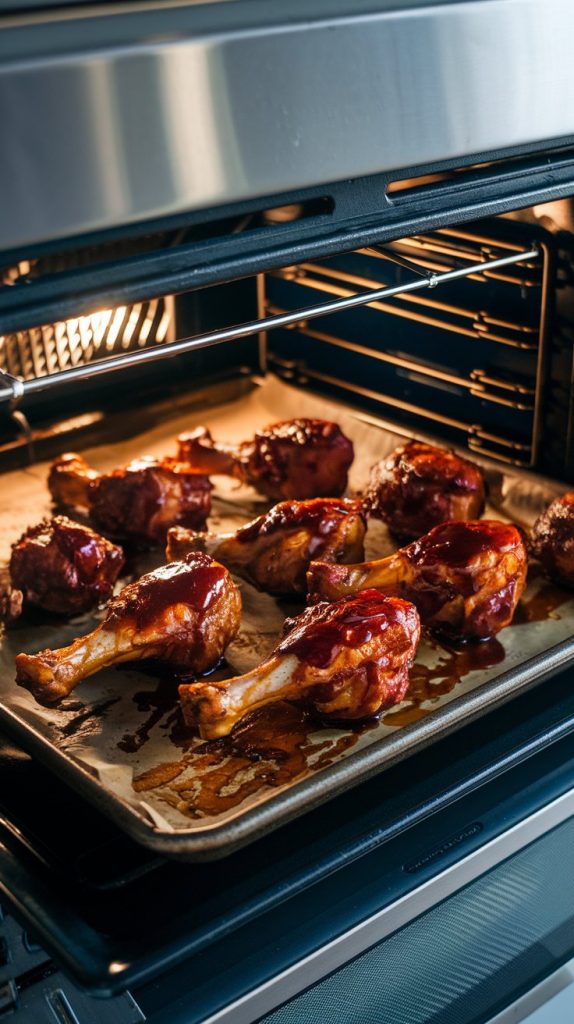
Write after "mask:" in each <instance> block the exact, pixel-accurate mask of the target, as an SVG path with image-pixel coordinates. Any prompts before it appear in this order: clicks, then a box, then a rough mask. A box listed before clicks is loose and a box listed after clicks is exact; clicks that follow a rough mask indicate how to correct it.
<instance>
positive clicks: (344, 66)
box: [0, 0, 574, 1024]
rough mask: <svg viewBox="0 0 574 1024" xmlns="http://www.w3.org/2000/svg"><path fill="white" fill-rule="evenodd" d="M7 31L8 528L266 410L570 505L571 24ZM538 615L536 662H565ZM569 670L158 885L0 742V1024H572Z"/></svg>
mask: <svg viewBox="0 0 574 1024" xmlns="http://www.w3.org/2000/svg"><path fill="white" fill-rule="evenodd" d="M0 25H2V32H1V33H0V109H1V111H2V118H1V122H0V123H2V125H3V128H4V132H3V143H4V144H3V147H2V156H1V157H0V195H1V196H2V217H1V219H0V367H1V372H0V463H1V464H0V468H1V472H2V478H1V482H2V484H3V486H2V492H3V502H2V503H3V504H4V505H5V506H6V507H9V508H10V514H11V515H12V521H13V522H14V523H15V524H17V525H20V527H21V529H24V528H25V526H27V525H28V524H29V522H31V521H32V520H33V518H34V510H33V509H32V508H31V507H30V506H29V505H26V503H25V502H24V504H23V505H22V503H21V501H20V497H19V494H20V492H19V491H15V490H14V487H15V484H14V481H16V482H18V481H22V482H24V483H25V482H26V481H29V480H31V481H35V480H42V481H43V480H44V469H43V464H44V463H45V462H47V461H49V460H50V459H52V458H53V457H55V456H56V455H58V454H59V453H61V452H62V451H66V450H70V449H74V450H79V451H85V450H86V449H90V448H92V447H94V446H98V450H100V451H103V450H108V451H109V452H110V453H111V455H110V458H113V453H114V451H116V450H119V448H120V446H121V445H128V444H129V445H136V447H137V445H138V443H140V442H139V441H138V438H139V437H140V435H145V436H146V437H147V434H146V431H147V432H149V431H152V432H153V431H154V430H157V431H159V432H160V433H161V431H162V430H163V431H164V432H165V431H167V433H168V434H169V431H170V429H171V427H170V424H171V423H172V422H175V420H176V419H178V418H181V417H188V418H189V419H190V420H191V421H192V422H193V423H199V422H201V421H202V419H203V418H204V417H205V416H208V415H209V414H210V410H212V409H213V408H215V407H217V408H219V407H220V406H221V407H229V406H232V407H233V408H237V409H242V408H243V407H245V408H248V403H249V402H251V401H257V400H258V399H257V397H255V398H254V396H257V395H266V394H270V395H271V399H269V401H270V402H271V403H272V402H273V401H275V400H276V399H275V397H274V396H277V395H278V396H280V397H281V396H283V394H288V395H289V401H290V402H291V406H290V407H291V408H293V410H295V411H296V412H297V414H298V415H305V410H306V408H308V407H311V405H312V403H319V405H318V406H317V407H320V403H330V405H329V406H328V407H329V408H335V407H336V408H337V409H338V410H339V414H340V415H341V416H352V417H355V420H356V422H357V423H360V424H362V425H367V426H368V428H369V429H374V430H381V429H382V430H391V431H395V432H397V433H398V434H399V435H408V436H414V437H430V438H432V439H434V440H435V441H438V443H439V444H440V443H442V444H444V445H447V446H453V447H455V448H456V449H457V450H459V451H461V452H466V453H469V454H470V457H471V458H474V459H476V460H477V461H478V462H480V463H481V464H482V465H484V466H485V467H488V469H489V472H490V473H491V474H492V479H493V480H494V481H496V480H499V481H500V480H502V481H503V483H504V481H506V480H507V479H510V477H509V476H508V474H515V477H516V479H519V480H520V481H521V482H522V483H521V492H520V493H521V495H522V497H521V499H520V500H521V501H522V503H523V504H524V503H525V504H526V505H528V501H529V500H530V499H529V495H531V494H535V493H538V492H540V491H541V489H544V488H549V489H550V490H549V491H548V493H562V492H564V491H567V490H568V487H569V485H570V484H571V483H572V481H573V480H574V386H573V380H574V349H573V339H574V213H573V205H572V204H573V202H574V121H573V119H572V114H571V111H572V109H573V108H574V104H573V101H574V85H573V83H572V76H571V74H570V71H569V69H570V55H569V46H570V39H571V35H572V29H573V28H574V15H573V14H572V11H571V9H570V4H569V3H568V0H546V2H542V0H465V2H463V0H443V2H442V3H436V2H434V0H393V2H391V0H378V2H372V0H360V3H358V4H354V5H349V4H347V3H345V2H344V0H327V2H322V3H315V4H309V3H299V2H297V0H295V2H293V3H291V4H290V5H289V10H285V9H281V5H274V4H272V3H267V2H265V0H264V2H261V0H259V2H255V0H227V2H224V0H221V2H212V3H193V2H190V3H185V2H183V0H182V2H178V0H174V2H170V3H167V4H163V5H158V4H155V3H153V2H151V0H150V2H148V0H141V2H139V0H138V2H136V3H133V4H121V3H119V4H115V5H110V4H108V3H100V4H98V3H81V2H73V0H71V2H66V0H62V2H61V3H60V4H58V5H57V6H55V5H52V4H50V3H44V2H42V0H36V3H30V4H26V5H17V4H15V3H10V0H6V2H1V3H0ZM269 388H271V390H270V391H269ZM273 389H275V390H273ZM281 400H283V399H282V398H281ZM272 407H273V406H270V408H272ZM313 407H314V406H313ZM230 429H231V434H230V439H231V437H232V434H233V428H230ZM158 436H160V435H159V434H158ZM161 436H162V437H163V435H161ZM166 436H167V434H166ZM235 439H237V438H235ZM141 454H145V451H143V450H142V451H141ZM512 479H514V477H512ZM18 486H19V485H18ZM544 493H547V492H546V491H545V490H544ZM516 507H517V508H518V511H519V512H520V505H518V506H516ZM517 518H518V520H520V515H518V517H517ZM520 525H524V524H523V523H522V522H520ZM14 539H15V537H14V536H10V537H7V538H3V548H2V557H3V559H4V558H5V555H6V553H7V551H8V548H9V543H10V542H11V541H13V540H14ZM544 614H545V615H546V616H547V621H546V622H545V621H544V620H543V616H542V618H541V617H540V615H538V617H537V618H533V619H532V620H531V621H532V626H531V630H530V632H531V634H532V635H534V633H535V632H536V634H537V635H539V634H540V631H541V630H542V634H541V635H544V630H545V629H547V630H550V629H554V628H558V627H556V622H558V623H560V611H559V608H558V607H556V606H550V605H549V606H548V607H547V608H546V611H545V613H544ZM534 622H535V626H534ZM526 628H528V626H527V627H526ZM560 628H562V627H560ZM523 635H526V634H523ZM552 635H554V634H552ZM558 641H559V642H558ZM570 641H571V637H570V634H569V632H568V630H567V628H566V632H565V633H564V634H560V635H559V636H558V634H557V640H556V643H554V642H553V643H552V644H549V645H548V650H542V651H541V652H539V653H536V654H535V655H533V656H532V657H531V658H530V660H529V661H528V671H527V672H526V671H525V670H524V671H522V670H518V669H517V671H516V672H515V673H514V675H513V676H512V679H511V681H510V682H506V683H505V682H504V680H503V682H500V683H497V681H496V679H494V681H493V682H492V683H489V686H490V689H484V690H483V691H481V690H480V687H479V688H478V689H477V690H476V691H473V693H470V694H467V693H460V694H458V691H457V690H456V686H455V688H454V692H453V693H452V694H451V695H450V696H452V697H453V698H454V699H452V701H451V702H450V703H449V704H448V706H446V708H444V709H443V708H442V707H441V709H440V713H441V715H442V716H443V717H442V718H440V719H439V718H438V717H437V718H436V719H433V715H432V714H431V715H429V716H428V717H427V718H426V720H425V721H422V722H419V721H416V720H415V719H413V720H412V721H408V720H406V719H405V722H404V726H405V727H404V729H403V728H401V729H398V730H395V734H394V736H393V738H392V740H391V739H389V740H388V743H389V744H394V745H393V746H392V747H391V746H389V747H388V750H389V751H391V749H392V756H389V757H388V758H387V759H386V760H384V759H383V760H382V761H379V760H377V757H376V756H375V755H373V754H372V750H374V749H375V748H376V749H377V750H380V749H383V748H384V744H385V742H386V741H385V739H384V738H383V739H381V740H380V741H379V743H378V744H374V745H373V746H372V747H371V748H369V750H370V751H371V753H369V750H368V751H367V753H366V754H364V757H363V761H362V762H361V765H362V767H361V770H360V771H359V772H357V774H356V775H355V776H352V774H351V773H349V772H345V771H344V770H343V769H341V770H339V768H338V766H337V765H336V764H333V765H331V766H330V767H329V766H328V767H327V768H326V769H325V772H324V773H323V776H322V778H323V782H322V783H321V784H320V785H318V786H316V787H315V790H314V791H313V795H312V798H311V797H309V798H307V797H301V799H300V800H298V799H297V798H296V797H294V798H293V799H291V801H290V802H286V804H285V806H284V808H283V810H282V812H281V815H279V816H278V817H276V818H275V819H273V820H271V818H269V820H268V819H267V818H265V817H264V816H262V817H261V819H260V820H258V823H257V822H256V824H254V825H253V827H252V826H251V825H249V827H247V826H246V827H245V829H244V830H243V831H242V832H241V833H239V832H238V831H236V832H234V831H233V828H231V827H230V828H229V829H228V831H227V832H225V834H224V835H223V838H222V839H221V842H219V841H218V842H217V843H215V842H213V843H211V844H210V842H208V841H206V842H204V843H203V845H202V846H201V845H200V844H196V845H194V846H189V847H186V848H185V849H183V848H182V849H180V850H175V853H176V856H175V858H174V857H172V856H171V853H173V852H174V850H172V849H171V848H168V847H169V844H168V843H167V842H166V843H160V842H156V843H155V844H154V842H149V841H148V842H142V841H141V839H142V834H140V833H138V831H137V829H136V828H135V826H134V825H133V821H131V819H129V817H126V816H125V815H124V816H123V817H122V816H121V815H119V816H118V815H117V814H116V815H113V814H112V815H111V816H110V808H109V806H107V805H105V803H103V802H102V801H101V800H99V798H97V797H96V796H94V793H95V790H94V787H93V778H92V777H91V776H90V771H89V770H87V769H86V766H85V765H84V766H83V769H82V772H81V773H80V774H78V773H77V772H76V774H74V771H73V770H70V769H69V765H68V766H67V767H66V765H64V764H63V762H62V760H61V759H60V760H58V759H57V758H55V757H54V756H52V755H51V754H50V752H49V751H48V750H47V744H46V743H43V742H39V741H38V739H37V738H36V740H34V738H33V736H32V735H31V731H30V730H26V729H24V728H23V727H22V723H21V722H19V721H17V720H16V718H15V717H14V716H13V715H10V714H2V723H1V726H0V728H1V732H0V763H1V765H2V776H3V786H2V792H1V794H0V810H1V817H0V890H1V894H2V897H1V899H2V911H1V915H2V916H1V919H0V1013H5V1014H6V1016H7V1019H13V1020H15V1021H22V1022H26V1024H28V1022H34V1024H43V1022H44V1021H45V1022H52V1024H54V1022H56V1024H73V1022H80V1024H84V1022H85V1024H87V1022H94V1024H99V1022H104V1021H105V1022H108V1021H110V1022H112V1021H117V1022H118V1024H132V1022H133V1024H135V1022H137V1021H144V1020H148V1021H150V1022H153V1024H179V1022H181V1024H208V1022H209V1024H216V1022H217V1024H253V1022H256V1021H261V1022H265V1024H289V1022H295V1021H296V1022H297V1024H314V1022H319V1021H320V1022H333V1024H335V1022H336V1024H346V1022H349V1024H350V1022H353V1024H354V1022H359V1021H368V1022H369V1024H375V1022H381V1024H399V1022H402V1021H404V1022H405V1024H419V1022H420V1024H427V1022H428V1024H431V1022H432V1024H450V1022H454V1021H456V1022H457V1024H482V1022H485V1024H486V1022H494V1021H497V1022H498V1021H500V1022H501V1024H502V1022H503V1021H504V1022H506V1021H511V1020H512V1021H518V1020H530V1019H531V1020H532V1024H547V1022H549V1021H550V1020H555V1021H562V1020H564V1021H566V1020H570V1019H571V1017H572V1013H573V1007H574V994H573V993H574V985H573V984H572V982H573V981H574V966H573V965H574V902H573V899H572V892H573V891H574V885H573V882H574V877H573V876H574V858H573V856H572V843H573V831H574V757H573V753H572V732H573V731H574V695H573V692H572V680H573V678H574V677H573V673H574V667H573V664H572V661H573V658H574V654H573V652H572V649H571V642H570ZM513 656H514V655H513ZM501 678H502V677H501ZM504 678H506V677H504ZM148 710H149V708H148ZM151 711H152V714H153V713H155V712H154V708H153V707H152V708H151ZM158 714H160V716H161V708H158ZM90 721H91V720H90ZM435 721H436V722H439V721H440V722H441V723H442V725H441V727H440V728H437V729H434V728H433V727H432V726H427V723H429V722H435ZM98 728H100V726H98ZM101 728H102V729H104V730H105V728H106V720H105V713H104V712H102V725H101ZM417 730H418V732H417ZM425 730H426V731H425ZM409 736H410V737H415V738H416V742H415V740H413V741H412V742H410V743H409V739H408V737H409ZM404 737H406V739H404ZM417 737H418V738H417ZM72 755H73V751H72ZM357 756H358V755H357ZM369 758H370V759H369ZM340 763H342V762H340ZM349 763H351V762H350V761H349ZM355 763H358V762H355ZM92 774H93V773H92ZM302 792H303V790H302ZM255 820H256V819H255V817H254V818H253V821H254V822H255ZM144 838H145V836H144ZM552 1014H554V1016H552Z"/></svg>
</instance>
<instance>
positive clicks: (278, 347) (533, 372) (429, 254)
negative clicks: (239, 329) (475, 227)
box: [260, 228, 549, 466]
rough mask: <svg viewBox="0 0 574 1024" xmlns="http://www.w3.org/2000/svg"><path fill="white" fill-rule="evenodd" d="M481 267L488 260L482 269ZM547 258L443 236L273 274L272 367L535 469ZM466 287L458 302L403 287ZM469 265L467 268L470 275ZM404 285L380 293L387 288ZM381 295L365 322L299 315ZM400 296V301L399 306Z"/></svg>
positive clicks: (454, 293)
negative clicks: (319, 301) (364, 294)
mask: <svg viewBox="0 0 574 1024" xmlns="http://www.w3.org/2000/svg"><path fill="white" fill-rule="evenodd" d="M480 261H482V262H480ZM548 264H549V259H548V253H547V251H546V248H545V245H544V243H540V244H537V246H536V247H535V248H534V247H533V249H532V250H530V251H528V252H525V251H524V250H523V249H522V248H521V246H519V245H516V244H515V243H514V242H512V241H509V240H506V241H503V240H501V238H500V237H499V238H496V237H491V236H488V235H486V234H482V233H480V232H478V231H477V232H472V231H466V230H463V229H456V228H453V229H444V230H441V231H436V232H433V233H432V234H429V235H426V236H417V237H414V238H408V239H404V240H402V241H401V242H398V243H393V245H392V248H385V249H381V248H369V249H362V250H357V251H356V252H354V253H346V254H344V253H343V254H341V255H340V256H337V257H334V258H332V259H330V260H327V261H324V262H321V263H311V262H305V263H301V264H298V265H297V266H293V267H288V268H284V269H281V270H276V271H272V272H271V273H270V274H268V275H266V279H265V289H264V294H263V296H262V299H261V305H260V312H261V314H262V315H268V316H269V315H270V316H271V317H277V318H279V319H278V320H277V321H276V322H277V323H278V324H279V326H280V329H275V330H274V331H273V332H272V333H271V334H270V335H269V339H268V362H269V365H270V366H271V367H272V368H273V369H274V370H275V372H277V373H279V374H280V375H281V376H283V377H284V378H286V379H289V380H292V381H293V382H297V383H300V384H302V385H308V384H313V385H315V386H317V387H319V388H320V389H323V390H326V391H329V392H333V391H334V392H335V393H336V394H337V395H338V396H339V397H342V398H343V399H346V400H347V401H355V402H356V403H359V404H363V405H364V404H367V406H368V407H371V408H373V410H374V411H375V412H377V413H378V414H381V415H383V416H386V417H388V416H391V417H392V418H393V419H397V418H398V419H402V420H403V421H404V422H408V423H411V424H412V425H414V426H415V427H417V426H418V427H419V429H420V430H421V431H435V430H436V429H437V427H438V428H440V430H441V432H442V433H443V434H446V435H447V436H449V437H451V438H452V440H453V441H455V442H456V443H462V444H465V445H466V446H467V447H468V448H469V449H471V450H472V451H475V452H477V453H480V454H484V455H489V456H495V457H496V458H497V459H499V460H502V461H505V462H509V463H514V464H517V465H521V466H524V465H533V464H534V463H535V461H536V459H537V454H538V449H539V444H540V436H541V396H542V393H543V388H542V383H543V375H544V367H545V349H546V337H547V329H546V320H547V307H548V302H547V300H546V292H547V275H548ZM413 268H416V271H415V272H416V273H418V275H420V277H421V278H422V279H423V280H425V281H431V282H432V280H433V278H434V279H438V280H439V282H440V281H443V280H444V281H452V282H458V284H456V285H454V286H453V287H452V288H451V289H449V291H448V294H445V296H444V297H443V296H442V294H441V295H440V296H437V295H436V293H435V292H434V290H433V291H431V292H429V291H428V290H427V291H426V292H423V293H421V291H420V290H419V289H413V288H410V287H408V286H407V287H403V286H402V285H403V284H404V283H406V284H407V285H408V284H409V283H410V278H411V276H412V273H413ZM463 268H465V272H461V270H462V269H463ZM393 279H395V280H396V279H400V280H398V283H397V284H396V285H393V287H392V288H387V290H386V291H385V292H379V295H378V297H377V298H375V297H374V296H375V294H376V291H377V286H378V287H379V288H380V286H381V284H382V283H383V282H384V281H385V280H386V281H387V282H389V280H393ZM359 289H367V290H368V294H370V295H371V296H373V298H372V299H370V300H369V301H368V302H367V303H366V304H365V310H364V312H363V313H361V315H360V316H354V317H353V318H350V317H346V316H345V314H344V313H343V314H342V315H341V314H339V315H338V316H337V317H330V316H327V317H326V319H325V321H324V323H322V324H321V325H319V326H317V325H315V324H314V323H313V321H312V320H311V319H310V318H309V316H308V315H307V316H301V318H300V319H298V320H296V322H293V321H292V320H291V321H290V322H287V323H285V322H284V324H283V326H282V327H281V321H280V318H281V317H284V316H285V314H286V313H287V314H288V313H290V310H291V307H292V306H293V307H299V306H301V305H302V303H303V302H305V301H306V302H311V301H312V300H313V298H314V297H315V296H319V295H320V296H322V297H323V296H325V295H328V296H329V297H330V298H331V299H332V300H333V301H334V302H339V303H340V305H339V307H338V308H339V310H341V309H343V310H344V308H345V305H344V303H346V302H347V300H348V299H350V298H351V297H354V296H355V295H356V294H357V291H358V290H359ZM391 297H392V301H389V298H391Z"/></svg>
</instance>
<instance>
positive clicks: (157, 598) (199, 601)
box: [102, 551, 228, 629]
mask: <svg viewBox="0 0 574 1024" xmlns="http://www.w3.org/2000/svg"><path fill="white" fill-rule="evenodd" d="M227 575H228V573H227V570H226V569H224V568H223V566H222V565H219V564H218V563H217V562H214V561H213V559H212V558H210V557H209V555H205V554H203V552H200V551H194V552H191V553H190V554H189V555H187V557H186V559H185V561H183V562H170V564H169V565H162V566H160V567H159V569H156V570H155V571H154V572H150V573H148V574H147V575H146V576H142V577H141V579H139V580H137V581H136V582H135V583H131V584H130V585H129V586H127V587H125V589H124V590H122V592H121V593H120V594H119V595H118V597H117V598H116V599H115V600H114V602H113V604H112V605H111V606H110V610H109V612H108V615H107V616H106V618H105V620H104V622H103V623H102V627H103V628H104V629H113V628H114V627H115V626H116V624H117V623H118V622H121V620H122V619H125V618H129V619H133V620H134V621H135V622H136V625H137V628H138V629H145V628H146V627H149V626H151V625H152V623H153V621H154V619H155V618H157V617H158V616H160V615H162V614H163V613H164V612H165V609H166V608H167V607H169V606H170V605H175V604H187V605H190V606H191V607H192V608H195V609H196V610H197V611H198V612H204V611H206V610H207V609H208V608H209V607H210V606H211V605H212V604H213V602H214V601H215V600H216V599H217V598H218V597H219V596H220V594H221V593H222V591H223V589H224V587H225V584H226V577H227Z"/></svg>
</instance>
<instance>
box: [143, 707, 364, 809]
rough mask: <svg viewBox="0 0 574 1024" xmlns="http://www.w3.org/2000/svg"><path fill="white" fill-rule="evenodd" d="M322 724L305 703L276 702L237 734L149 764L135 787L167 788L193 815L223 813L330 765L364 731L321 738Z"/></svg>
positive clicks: (164, 792)
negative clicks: (301, 705) (173, 759)
mask: <svg viewBox="0 0 574 1024" xmlns="http://www.w3.org/2000/svg"><path fill="white" fill-rule="evenodd" d="M318 728H319V727H318V725H317V721H316V720H312V719H310V718H309V717H308V715H307V714H306V713H305V712H304V711H303V710H302V709H301V708H298V707H295V706H293V705H290V704H285V703H282V702H279V703H277V704H272V705H269V706H268V707H265V708H262V709H261V710H259V711H257V712H254V714H253V715H251V716H249V718H247V719H246V720H245V721H244V722H241V723H240V724H239V725H238V726H237V727H236V728H235V729H234V731H233V734H232V735H231V736H227V737H225V738H224V739H221V740H214V741H212V742H209V743H201V744H200V745H199V746H196V747H195V749H192V750H191V751H189V752H188V753H187V754H186V755H185V756H184V757H183V758H182V759H181V760H179V761H177V762H174V763H162V764H158V765H156V766H154V767H153V768H151V769H148V770H147V771H145V772H143V773H142V774H141V775H139V776H137V777H136V778H135V779H134V782H133V787H134V790H135V791H136V792H137V793H145V792H149V791H150V790H158V789H161V797H162V799H164V800H165V801H166V802H167V803H169V804H170V805H171V806H172V807H175V808H176V809H177V810H178V811H179V812H180V813H182V814H185V815H186V816H188V817H191V818H203V817H212V816H215V815H218V814H222V813H224V812H227V811H230V810H232V809H234V808H235V807H238V806H239V805H240V804H241V803H243V801H244V800H245V799H246V798H247V797H249V796H252V795H254V794H255V793H258V792H260V791H262V790H268V789H270V788H272V789H274V788H277V787H279V786H283V785H285V784H287V783H289V782H292V781H293V780H294V779H296V778H297V777H298V776H300V775H302V774H303V773H305V772H306V771H307V770H308V769H309V768H310V767H312V768H313V770H318V769H321V768H325V767H327V766H328V765H330V764H332V762H333V761H334V760H335V759H336V758H337V757H339V755H340V754H341V753H343V751H345V750H348V749H349V748H350V747H352V746H353V745H354V744H355V743H356V742H357V740H358V738H359V735H360V731H356V732H355V731H345V732H342V733H341V734H340V735H337V734H336V733H335V734H330V736H329V738H325V740H321V739H320V738H319V739H317V736H316V734H317V732H318ZM312 734H315V738H314V739H312V738H311V737H312Z"/></svg>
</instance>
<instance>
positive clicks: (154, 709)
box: [117, 676, 179, 754]
mask: <svg viewBox="0 0 574 1024" xmlns="http://www.w3.org/2000/svg"><path fill="white" fill-rule="evenodd" d="M178 682H179V680H178V679H176V678H175V677H174V676H162V677H161V678H160V679H159V680H158V682H157V686H156V687H155V688H154V689H153V690H140V691H138V693H134V696H133V700H134V703H135V705H136V707H137V709H138V711H149V715H148V716H147V718H146V719H145V720H144V721H143V722H142V723H141V725H139V726H138V727H137V729H135V730H134V732H126V733H124V735H123V736H122V738H121V740H119V742H118V744H117V746H118V749H119V750H123V752H124V754H136V753H137V751H138V750H140V748H141V747H143V745H144V743H145V742H146V741H147V740H149V737H150V733H151V730H152V729H153V728H154V726H156V725H157V724H158V723H159V722H161V720H162V719H163V718H164V716H165V715H166V714H168V712H170V711H173V710H174V709H175V708H176V707H177V704H178V697H177V685H178Z"/></svg>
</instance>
